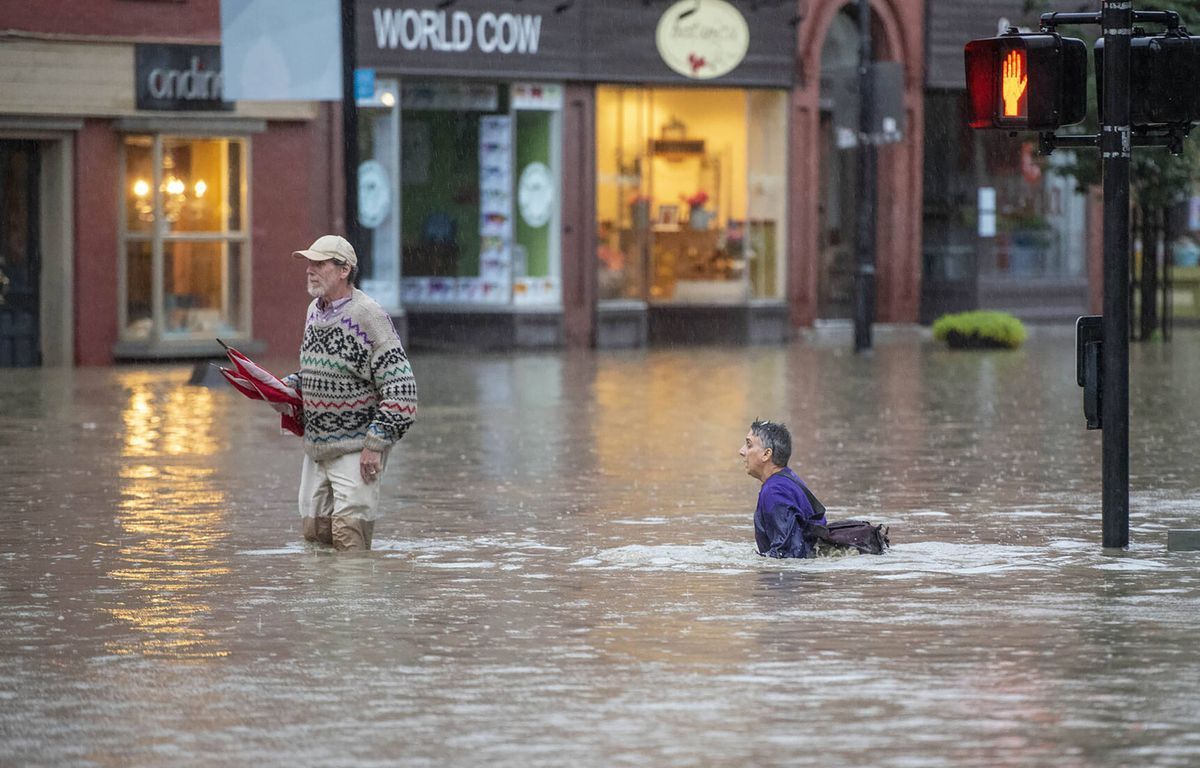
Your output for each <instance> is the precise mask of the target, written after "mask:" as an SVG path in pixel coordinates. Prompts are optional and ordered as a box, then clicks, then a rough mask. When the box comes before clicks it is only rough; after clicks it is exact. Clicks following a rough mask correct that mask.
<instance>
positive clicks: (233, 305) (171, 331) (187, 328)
mask: <svg viewBox="0 0 1200 768" xmlns="http://www.w3.org/2000/svg"><path fill="white" fill-rule="evenodd" d="M163 247H164V251H163V315H164V322H165V326H166V327H165V329H164V331H165V333H166V334H167V335H174V336H205V337H211V336H214V335H219V334H222V333H231V332H241V331H243V330H244V329H243V328H242V327H241V316H242V312H241V307H242V301H243V297H242V292H241V282H242V281H241V275H242V270H243V266H242V247H241V244H239V243H188V242H182V243H166V244H164V246H163Z"/></svg>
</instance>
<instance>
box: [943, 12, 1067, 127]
mask: <svg viewBox="0 0 1200 768" xmlns="http://www.w3.org/2000/svg"><path fill="white" fill-rule="evenodd" d="M965 58H966V65H967V92H968V94H969V98H970V113H969V115H968V123H969V124H970V126H971V127H972V128H1005V129H1008V130H1026V131H1052V130H1054V129H1056V128H1058V127H1059V126H1062V125H1072V124H1074V123H1078V122H1080V121H1082V120H1083V119H1084V118H1085V117H1086V116H1087V45H1085V44H1084V42H1083V41H1082V40H1079V39H1076V38H1073V37H1063V36H1061V35H1059V34H1058V33H1055V32H1049V33H1037V34H1024V33H1018V32H1016V30H1015V29H1014V30H1010V31H1009V33H1008V34H1004V35H1001V36H1000V37H990V38H986V39H983V40H972V41H970V42H969V43H967V45H966V49H965Z"/></svg>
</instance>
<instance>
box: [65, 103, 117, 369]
mask: <svg viewBox="0 0 1200 768" xmlns="http://www.w3.org/2000/svg"><path fill="white" fill-rule="evenodd" d="M76 141H77V143H76V146H75V361H76V362H77V363H78V364H79V365H107V364H109V363H111V362H112V349H113V345H114V344H115V343H116V342H117V216H118V201H119V198H118V193H119V188H118V185H119V184H120V177H121V174H120V169H119V168H118V166H117V164H118V153H117V148H118V144H117V142H118V137H117V135H116V134H115V133H113V131H112V129H111V128H110V127H109V122H108V121H107V120H87V121H85V122H84V125H83V129H82V130H80V131H79V133H78V135H77V137H76Z"/></svg>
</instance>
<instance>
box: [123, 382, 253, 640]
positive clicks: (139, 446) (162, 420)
mask: <svg viewBox="0 0 1200 768" xmlns="http://www.w3.org/2000/svg"><path fill="white" fill-rule="evenodd" d="M118 382H119V384H120V385H121V386H122V387H123V388H124V389H125V390H127V391H128V401H127V404H126V407H125V409H124V410H123V411H122V414H121V416H122V420H123V422H124V428H123V430H122V436H123V437H124V441H125V444H124V446H123V450H122V452H121V455H122V457H123V458H124V460H125V461H124V462H123V465H122V467H121V469H120V473H119V476H120V479H121V499H120V501H119V503H118V505H117V523H118V524H119V525H120V528H121V533H122V535H121V536H120V537H119V539H118V540H119V542H120V546H119V547H118V548H117V555H116V558H115V559H114V562H113V564H112V567H111V568H110V569H109V570H108V572H107V577H108V578H111V579H114V580H116V582H117V583H118V584H119V585H121V588H120V589H119V591H120V594H121V595H123V597H122V599H120V600H119V601H117V604H116V605H115V606H114V607H112V608H110V609H109V612H110V613H111V614H112V615H113V616H114V617H115V618H117V619H119V620H121V621H123V622H126V623H128V624H129V625H130V626H131V627H133V628H135V629H136V630H137V632H136V633H135V634H134V635H132V636H125V635H122V636H121V637H119V638H117V639H114V640H112V641H110V642H109V643H108V649H109V650H110V651H111V652H113V653H118V654H128V653H140V654H143V655H147V656H169V657H173V658H182V659H196V658H203V657H213V656H223V655H226V654H227V653H228V651H227V650H225V649H224V648H223V647H222V646H221V645H220V643H218V642H217V641H215V640H213V639H211V638H209V636H208V632H207V631H206V630H205V628H204V620H205V619H206V618H207V617H208V616H209V614H210V613H211V608H210V606H209V604H208V602H207V594H208V593H209V592H210V591H211V590H212V589H214V588H216V586H217V584H218V579H219V577H221V576H224V575H226V574H228V573H229V567H228V564H227V561H226V560H225V558H224V556H223V554H224V553H223V552H222V550H221V547H222V543H223V541H224V539H225V538H226V536H227V535H228V531H227V525H228V521H227V518H228V510H227V508H226V501H225V494H224V493H223V492H222V491H221V490H220V488H219V486H218V484H217V480H218V478H217V469H216V467H214V466H212V457H213V456H214V454H215V453H216V451H217V441H216V439H215V438H214V436H213V434H212V432H213V429H214V425H215V420H216V419H217V418H218V414H217V413H216V409H215V406H214V396H213V393H212V392H211V391H210V390H208V389H204V388H198V387H179V386H174V387H169V388H164V387H162V386H161V384H160V383H158V382H156V381H155V377H154V376H153V374H151V373H146V372H139V373H130V374H125V375H122V376H120V377H118ZM164 458H171V459H180V458H182V459H184V461H173V462H163V461H156V460H161V459H164Z"/></svg>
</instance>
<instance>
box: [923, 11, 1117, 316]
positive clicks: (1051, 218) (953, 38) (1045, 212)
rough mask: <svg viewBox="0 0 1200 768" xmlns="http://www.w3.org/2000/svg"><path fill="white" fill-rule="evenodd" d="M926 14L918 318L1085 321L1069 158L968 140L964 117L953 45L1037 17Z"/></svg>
mask: <svg viewBox="0 0 1200 768" xmlns="http://www.w3.org/2000/svg"><path fill="white" fill-rule="evenodd" d="M928 14H929V19H928V21H929V64H928V69H927V79H926V93H925V115H926V117H925V121H926V131H925V144H926V162H925V167H924V171H925V183H924V207H923V211H924V213H923V218H924V222H923V225H924V231H925V235H924V253H923V261H924V263H923V269H922V271H923V274H924V282H923V286H922V306H921V319H922V321H924V322H930V321H932V320H933V319H935V318H936V317H937V316H938V315H939V314H941V313H943V312H947V311H961V310H965V309H975V308H984V309H999V310H1005V311H1009V312H1012V313H1014V314H1015V315H1017V316H1018V317H1020V318H1022V319H1025V320H1030V321H1066V320H1074V318H1075V317H1077V316H1079V315H1081V314H1086V313H1087V311H1088V307H1089V265H1090V269H1091V273H1092V274H1091V282H1092V287H1093V289H1095V288H1098V281H1099V272H1098V266H1099V262H1098V259H1097V256H1098V246H1099V241H1098V238H1095V237H1092V238H1089V236H1088V221H1089V217H1088V207H1089V206H1088V200H1087V196H1086V195H1084V194H1081V193H1080V192H1079V191H1078V190H1077V188H1076V187H1077V185H1076V182H1075V180H1074V179H1073V178H1072V177H1070V175H1069V174H1067V173H1066V172H1065V171H1064V170H1063V166H1064V165H1067V164H1070V163H1071V162H1072V161H1073V159H1074V156H1073V153H1072V152H1070V151H1066V150H1058V151H1056V152H1055V153H1054V154H1053V155H1051V156H1050V157H1049V158H1045V157H1040V156H1038V155H1037V137H1036V135H1034V134H1026V135H1024V136H1021V137H1017V138H1014V137H1010V136H1009V135H1008V134H1007V133H1006V132H1003V131H974V130H972V129H970V128H968V127H967V125H966V119H965V115H966V82H965V72H964V63H963V46H964V44H965V42H966V41H967V40H969V39H972V38H984V37H994V36H996V35H998V34H1001V33H1003V32H1004V31H1005V30H1006V29H1007V28H1009V27H1010V26H1016V27H1018V28H1021V29H1024V30H1027V31H1030V30H1036V29H1037V27H1038V20H1037V15H1036V14H1031V13H1029V12H1027V11H1026V10H1025V4H1023V3H1022V2H1020V0H1005V1H1004V2H991V0H987V1H986V2H985V0H966V1H965V2H963V1H959V0H955V2H950V0H932V2H930V3H929V9H928ZM1093 223H1094V222H1093Z"/></svg>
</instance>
